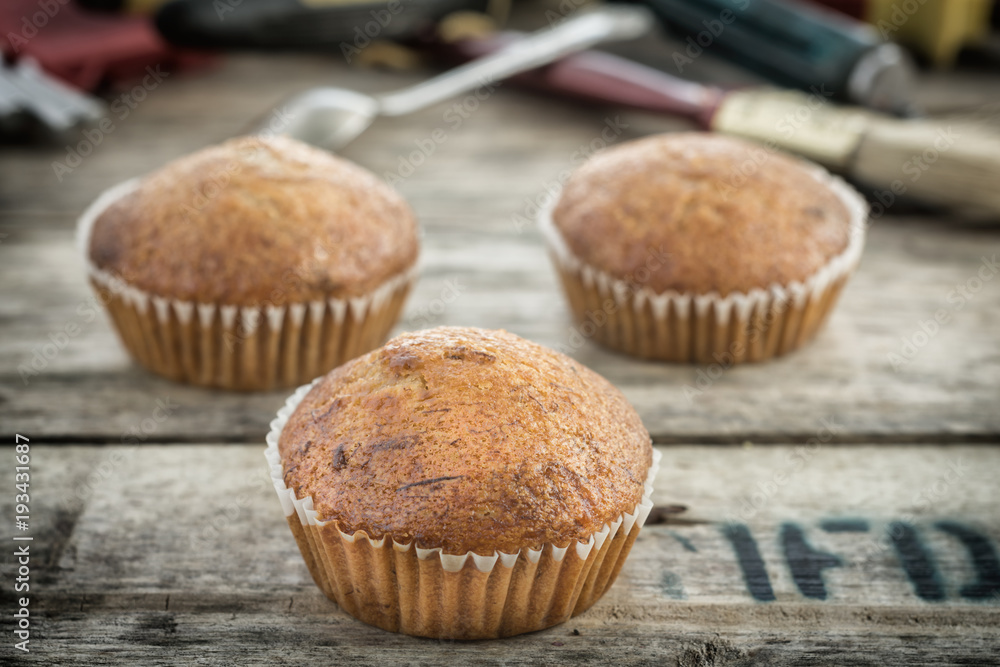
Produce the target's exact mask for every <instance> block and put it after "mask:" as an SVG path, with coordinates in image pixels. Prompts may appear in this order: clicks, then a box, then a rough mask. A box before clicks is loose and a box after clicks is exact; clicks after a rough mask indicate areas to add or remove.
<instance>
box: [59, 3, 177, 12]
mask: <svg viewBox="0 0 1000 667" xmlns="http://www.w3.org/2000/svg"><path fill="white" fill-rule="evenodd" d="M164 2H167V0H76V4H78V5H80V6H81V7H83V8H85V9H89V10H91V11H95V12H125V13H128V14H150V13H152V12H153V11H155V10H156V9H157V8H158V7H159V6H160V5H162V4H163V3H164Z"/></svg>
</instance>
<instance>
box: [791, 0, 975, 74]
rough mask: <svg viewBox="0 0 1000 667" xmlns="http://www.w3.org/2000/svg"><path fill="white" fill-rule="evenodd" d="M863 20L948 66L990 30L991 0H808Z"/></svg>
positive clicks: (885, 34)
mask: <svg viewBox="0 0 1000 667" xmlns="http://www.w3.org/2000/svg"><path fill="white" fill-rule="evenodd" d="M808 1H809V2H814V3H817V4H822V5H826V6H828V7H830V8H832V9H836V10H838V11H841V12H843V13H844V14H848V15H850V16H853V17H855V18H858V19H861V20H862V21H867V22H868V23H870V24H872V25H873V26H874V27H875V29H876V30H877V31H878V32H879V33H880V34H881V35H882V37H884V38H885V39H891V40H893V41H894V42H899V43H900V44H903V45H905V46H906V47H908V48H910V49H913V51H915V52H916V53H919V54H921V55H923V56H924V57H926V58H927V59H928V60H930V61H931V62H932V63H934V64H935V65H937V66H939V67H949V66H951V65H952V64H953V63H954V62H955V57H956V56H957V55H958V52H959V51H960V50H962V48H963V47H965V46H967V45H974V44H978V43H980V42H982V41H983V40H984V39H985V38H986V36H987V35H988V34H989V31H990V12H991V11H993V10H994V7H995V4H994V0H911V2H903V1H902V0H808Z"/></svg>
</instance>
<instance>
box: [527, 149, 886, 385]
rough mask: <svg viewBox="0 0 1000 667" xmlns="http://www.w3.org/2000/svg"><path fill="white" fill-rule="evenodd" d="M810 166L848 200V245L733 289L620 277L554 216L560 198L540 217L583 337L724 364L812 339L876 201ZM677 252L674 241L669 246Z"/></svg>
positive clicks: (856, 254)
mask: <svg viewBox="0 0 1000 667" xmlns="http://www.w3.org/2000/svg"><path fill="white" fill-rule="evenodd" d="M810 172H811V173H812V175H813V176H814V177H815V178H816V179H817V180H818V181H820V182H821V183H823V184H824V185H826V186H828V187H829V188H830V189H831V190H833V192H834V193H835V194H837V196H838V197H839V198H840V200H841V201H842V202H843V203H844V205H845V206H846V207H847V210H848V212H849V214H850V234H849V238H848V243H847V247H846V248H845V249H844V250H843V251H842V252H841V253H840V254H839V255H837V256H836V257H834V258H832V259H831V260H830V261H829V262H827V263H826V264H825V265H824V266H823V267H821V268H820V269H819V270H818V271H817V272H816V273H814V274H813V275H811V276H810V277H809V278H807V279H806V280H804V281H802V282H792V283H789V284H787V285H779V284H772V285H771V286H770V287H768V288H767V289H763V288H759V289H753V290H750V291H749V292H731V293H730V294H728V295H726V296H725V297H723V296H721V295H720V294H719V293H717V292H709V293H706V294H697V293H694V292H675V291H668V292H664V293H657V292H654V291H653V290H652V289H650V288H648V287H646V286H644V285H638V286H637V285H636V283H635V282H633V283H631V284H630V283H629V282H626V281H624V280H621V279H618V278H615V277H613V276H611V275H609V274H607V273H605V272H604V271H602V270H600V269H597V268H595V267H593V266H591V265H589V264H587V263H585V262H583V261H582V260H581V259H579V258H578V257H577V256H576V255H574V254H573V252H572V251H571V250H570V249H569V246H568V245H567V244H566V241H565V239H564V238H563V237H562V233H561V232H560V231H559V229H558V228H557V227H556V226H555V224H554V223H553V221H552V210H553V209H554V208H555V205H556V203H557V202H558V198H553V201H551V202H550V203H549V204H548V206H546V207H545V208H543V209H542V210H541V211H540V212H539V216H538V222H539V226H540V227H541V230H542V233H543V234H544V235H545V238H546V240H547V242H548V245H549V254H550V255H551V257H552V260H553V263H554V264H555V267H556V271H557V273H558V274H559V277H560V279H561V282H562V284H563V289H564V291H565V292H566V296H567V298H568V300H569V303H570V308H571V310H572V311H573V315H574V318H575V319H576V322H577V324H578V328H579V331H578V334H579V336H580V337H582V338H594V339H595V340H597V341H598V342H599V343H602V344H604V345H606V346H608V347H610V348H613V349H617V350H620V351H623V352H626V353H629V354H631V355H634V356H637V357H640V358H643V359H656V360H659V361H675V362H697V363H720V364H723V365H729V364H734V363H740V362H746V361H762V360H764V359H768V358H771V357H774V356H778V355H782V354H785V353H787V352H790V351H792V350H794V349H796V348H797V347H799V346H801V345H802V344H803V343H805V342H806V341H808V340H809V339H811V338H812V337H813V336H814V335H815V334H816V332H817V331H818V330H819V328H820V326H821V325H822V324H823V322H824V321H825V320H826V317H827V315H829V313H830V311H831V310H832V309H833V306H834V305H835V304H836V302H837V297H838V296H839V295H840V291H841V289H842V288H843V286H844V284H845V283H846V282H847V278H848V276H849V275H850V274H851V272H852V271H853V270H854V268H855V267H856V266H857V264H858V260H859V259H860V257H861V249H862V247H863V246H864V236H865V225H866V219H867V216H868V205H867V204H866V203H865V201H864V199H863V198H862V197H861V196H860V195H859V194H858V193H857V191H855V190H854V189H853V188H851V187H850V186H849V185H847V184H846V183H845V182H844V181H843V180H841V179H840V178H837V177H835V176H833V175H831V174H830V173H828V172H827V171H826V170H824V169H822V168H819V167H815V166H813V167H811V168H810ZM663 251H664V252H666V253H669V252H670V248H664V249H663Z"/></svg>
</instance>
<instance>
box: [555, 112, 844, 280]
mask: <svg viewBox="0 0 1000 667" xmlns="http://www.w3.org/2000/svg"><path fill="white" fill-rule="evenodd" d="M741 169H742V170H743V171H742V172H741ZM744 178H745V180H744ZM552 219H553V222H554V224H555V227H556V229H557V230H558V231H559V232H560V236H561V237H562V239H563V240H564V242H565V243H566V246H567V247H568V249H569V250H570V251H571V253H572V254H573V255H575V256H576V257H577V258H578V259H580V260H582V261H583V262H584V263H586V264H589V265H590V266H592V267H594V268H596V269H600V270H602V271H604V272H605V273H607V274H609V275H611V276H612V277H615V278H618V279H622V280H626V281H629V282H632V283H634V284H636V285H639V286H642V285H645V286H646V287H648V288H650V289H651V290H653V291H654V292H656V293H663V292H666V291H668V290H674V291H677V292H694V293H696V294H705V293H708V292H711V291H716V292H718V293H719V294H720V295H722V296H725V295H727V294H729V293H730V292H733V291H737V292H748V291H749V290H751V289H753V288H767V287H769V286H770V285H772V284H774V283H777V284H781V285H787V284H788V283H790V282H793V281H800V282H801V281H804V280H805V279H807V278H809V277H810V276H811V275H813V274H814V273H816V272H817V271H818V270H819V269H821V268H822V267H823V266H824V265H825V264H826V263H827V262H829V261H830V260H831V259H833V258H834V257H836V256H837V255H838V254H840V253H841V252H842V251H843V250H844V249H845V248H846V247H847V244H848V240H849V238H850V225H851V217H850V212H849V211H848V209H847V207H846V206H845V205H844V203H843V202H842V201H841V199H840V198H839V197H838V195H837V194H836V193H835V192H834V191H833V190H832V189H831V188H830V187H828V186H827V185H825V184H824V183H821V182H820V181H819V180H817V179H816V178H815V177H814V176H813V175H812V174H811V173H810V171H809V170H808V168H807V166H806V164H805V163H803V162H801V161H799V160H797V159H795V158H792V157H789V156H787V155H783V154H780V153H769V152H767V150H766V149H764V148H763V147H762V146H759V145H757V144H753V143H750V142H748V141H744V140H742V139H735V138H732V137H726V136H722V135H715V134H708V133H696V132H691V133H680V134H662V135H658V136H653V137H648V138H645V139H640V140H638V141H633V142H629V143H627V144H622V145H620V146H616V147H614V148H611V149H608V150H605V151H602V152H600V153H598V154H597V155H595V156H594V157H593V158H591V159H590V160H589V161H588V162H586V163H585V164H584V165H583V166H582V167H580V168H579V169H578V170H577V171H576V172H575V173H574V174H573V175H572V176H571V177H570V178H569V180H568V181H567V183H566V187H565V189H564V190H563V193H562V196H561V198H560V200H559V203H558V204H557V206H556V208H555V209H554V211H553V214H552ZM643 267H645V269H644V268H643ZM647 270H648V278H646V276H647ZM644 279H645V280H644Z"/></svg>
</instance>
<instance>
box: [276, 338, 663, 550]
mask: <svg viewBox="0 0 1000 667" xmlns="http://www.w3.org/2000/svg"><path fill="white" fill-rule="evenodd" d="M278 448H279V452H280V454H281V460H282V463H283V466H284V479H285V483H286V484H287V485H288V487H289V488H292V489H294V490H295V493H296V495H297V496H298V497H300V498H302V497H305V496H312V498H313V503H314V506H315V509H316V510H317V512H318V516H319V518H320V519H321V520H335V521H337V523H338V526H339V528H340V529H341V530H342V531H344V532H345V533H348V534H353V533H354V532H355V531H359V530H360V531H364V532H365V533H367V534H368V535H369V536H370V537H372V538H374V539H380V538H381V537H383V536H386V535H388V536H390V537H391V538H392V539H394V540H396V541H397V542H399V543H409V542H411V541H414V540H415V541H416V544H417V546H419V547H421V548H426V549H433V548H437V547H441V548H443V550H444V552H445V553H449V554H456V555H462V554H465V553H467V552H469V551H474V552H476V553H478V554H480V555H484V556H485V555H491V554H493V552H494V550H496V551H502V552H504V553H516V552H517V551H518V550H519V549H521V548H537V547H540V546H542V545H544V544H547V543H555V544H557V545H558V546H567V545H568V544H569V543H570V542H571V541H572V540H586V539H588V538H589V537H590V535H592V534H593V533H595V532H597V531H599V530H600V529H601V528H602V527H603V526H604V524H606V523H609V522H611V521H614V520H615V519H617V518H618V517H619V516H620V515H621V514H622V513H623V512H631V511H632V509H633V508H634V507H635V505H636V504H637V503H638V502H639V501H640V500H641V499H642V494H643V483H644V481H645V479H646V475H647V473H648V471H649V467H650V465H651V464H652V454H653V450H652V445H651V443H650V438H649V434H648V433H647V432H646V429H645V428H644V427H643V425H642V422H641V421H640V419H639V416H638V415H637V414H636V412H635V410H633V409H632V407H631V406H630V405H629V404H628V402H627V401H626V400H625V398H624V397H623V396H622V395H621V392H619V391H618V390H617V389H615V388H614V387H613V386H612V385H611V384H610V383H609V382H608V381H607V380H605V379H604V378H602V377H601V376H599V375H597V374H596V373H594V372H593V371H591V370H590V369H588V368H586V367H584V366H582V365H581V364H579V363H577V362H575V361H573V360H572V359H570V358H569V357H567V356H565V355H562V354H560V353H558V352H554V351H552V350H549V349H548V348H545V347H542V346H541V345H537V344H535V343H532V342H529V341H526V340H524V339H522V338H519V337H518V336H515V335H513V334H510V333H507V332H506V331H489V330H484V329H471V328H468V329H467V328H459V327H441V328H437V329H431V330H427V331H419V332H415V333H406V334H402V335H400V336H398V337H396V338H394V339H392V340H391V341H389V342H388V343H386V345H385V346H384V347H382V348H380V349H378V350H375V351H373V352H370V353H369V354H366V355H365V356H363V357H359V358H357V359H355V360H353V361H351V362H348V363H347V364H344V365H343V366H341V367H339V368H337V369H334V370H333V371H331V372H330V373H329V374H328V375H326V377H324V378H322V379H321V380H320V381H319V382H318V383H317V384H316V386H315V387H313V389H312V390H311V391H310V392H309V393H308V394H307V395H306V396H305V398H304V399H303V400H302V402H301V403H300V404H299V406H298V408H297V409H296V410H295V412H294V413H293V414H292V415H291V417H290V418H289V420H288V422H287V424H286V425H285V427H284V429H283V431H282V433H281V437H280V440H279V443H278Z"/></svg>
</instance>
